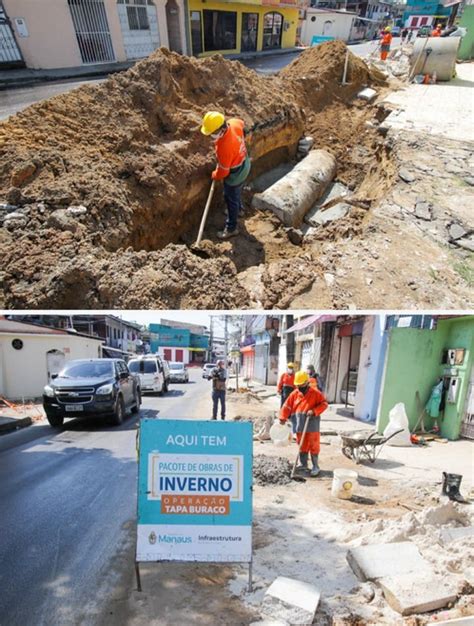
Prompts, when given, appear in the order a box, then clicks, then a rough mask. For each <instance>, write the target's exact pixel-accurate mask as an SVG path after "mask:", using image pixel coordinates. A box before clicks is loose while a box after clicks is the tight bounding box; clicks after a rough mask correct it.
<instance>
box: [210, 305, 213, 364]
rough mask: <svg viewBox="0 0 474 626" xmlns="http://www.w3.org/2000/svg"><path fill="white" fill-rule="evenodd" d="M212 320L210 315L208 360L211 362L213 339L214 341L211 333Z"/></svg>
mask: <svg viewBox="0 0 474 626" xmlns="http://www.w3.org/2000/svg"><path fill="white" fill-rule="evenodd" d="M213 322H214V318H213V316H212V315H211V328H210V332H209V361H210V362H211V363H212V362H213V360H214V358H213V352H214V351H213V341H214V336H213V333H212V324H213Z"/></svg>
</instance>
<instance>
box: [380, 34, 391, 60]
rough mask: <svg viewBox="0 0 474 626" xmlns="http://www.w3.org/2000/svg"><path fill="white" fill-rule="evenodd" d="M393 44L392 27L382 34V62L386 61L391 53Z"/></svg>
mask: <svg viewBox="0 0 474 626" xmlns="http://www.w3.org/2000/svg"><path fill="white" fill-rule="evenodd" d="M391 43H392V29H391V28H390V26H386V27H385V28H384V31H383V33H382V39H381V41H380V60H381V61H386V60H387V57H388V53H389V52H390V45H391Z"/></svg>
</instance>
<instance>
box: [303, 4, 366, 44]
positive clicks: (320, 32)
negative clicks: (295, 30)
mask: <svg viewBox="0 0 474 626" xmlns="http://www.w3.org/2000/svg"><path fill="white" fill-rule="evenodd" d="M356 18H357V13H351V12H350V11H336V10H329V9H312V8H311V9H307V10H306V19H305V20H304V22H303V27H302V31H301V40H302V43H303V44H305V45H307V46H310V45H311V43H312V41H313V37H324V38H327V39H340V40H342V41H349V40H350V35H351V28H352V24H353V22H354V20H355V19H356Z"/></svg>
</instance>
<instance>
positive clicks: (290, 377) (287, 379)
mask: <svg viewBox="0 0 474 626" xmlns="http://www.w3.org/2000/svg"><path fill="white" fill-rule="evenodd" d="M283 387H291V389H294V388H295V375H294V374H288V372H284V373H283V374H282V375H281V376H280V380H279V381H278V386H277V391H278V393H281V392H282V390H283Z"/></svg>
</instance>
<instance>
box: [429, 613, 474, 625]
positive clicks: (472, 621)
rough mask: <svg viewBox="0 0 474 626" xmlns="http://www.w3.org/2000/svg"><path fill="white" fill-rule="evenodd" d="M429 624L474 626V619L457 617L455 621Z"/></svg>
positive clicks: (449, 620)
mask: <svg viewBox="0 0 474 626" xmlns="http://www.w3.org/2000/svg"><path fill="white" fill-rule="evenodd" d="M428 624H436V626H474V617H473V616H472V615H471V616H467V617H456V618H455V619H448V620H443V621H442V622H441V621H438V620H436V621H434V622H428Z"/></svg>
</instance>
